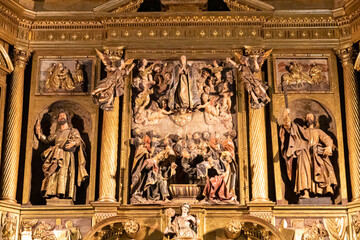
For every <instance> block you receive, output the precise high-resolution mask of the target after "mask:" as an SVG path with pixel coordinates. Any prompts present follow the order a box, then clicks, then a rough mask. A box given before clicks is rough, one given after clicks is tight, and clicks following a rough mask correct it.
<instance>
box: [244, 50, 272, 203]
mask: <svg viewBox="0 0 360 240" xmlns="http://www.w3.org/2000/svg"><path fill="white" fill-rule="evenodd" d="M263 52H264V51H263V49H256V48H254V49H251V48H249V49H245V54H246V55H259V54H260V53H263ZM255 74H256V75H257V77H258V78H259V79H262V77H261V71H260V72H258V73H255ZM249 140H250V141H249V152H250V171H251V191H252V198H251V202H269V201H270V200H269V198H268V169H267V153H266V148H267V146H266V128H265V108H264V107H262V108H259V109H252V108H251V107H249Z"/></svg>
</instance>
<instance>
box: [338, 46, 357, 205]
mask: <svg viewBox="0 0 360 240" xmlns="http://www.w3.org/2000/svg"><path fill="white" fill-rule="evenodd" d="M352 51H353V50H352V47H347V48H342V49H338V50H336V54H337V55H338V56H339V58H340V60H341V64H342V67H343V74H344V96H345V97H344V101H345V115H346V135H347V145H348V152H349V165H350V166H349V169H350V179H351V190H352V197H353V198H352V201H353V202H359V201H360V105H359V104H360V102H359V96H358V92H359V88H358V84H357V80H356V75H355V71H354V64H353V63H352V59H351V58H352Z"/></svg>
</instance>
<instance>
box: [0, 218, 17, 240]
mask: <svg viewBox="0 0 360 240" xmlns="http://www.w3.org/2000/svg"><path fill="white" fill-rule="evenodd" d="M16 225H17V223H16V216H14V215H13V214H11V213H9V212H7V213H5V214H4V216H2V221H1V226H2V231H1V236H2V239H4V240H15V237H16Z"/></svg>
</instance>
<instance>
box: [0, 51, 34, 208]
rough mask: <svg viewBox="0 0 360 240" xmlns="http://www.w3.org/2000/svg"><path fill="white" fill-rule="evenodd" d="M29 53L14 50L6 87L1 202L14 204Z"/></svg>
mask: <svg viewBox="0 0 360 240" xmlns="http://www.w3.org/2000/svg"><path fill="white" fill-rule="evenodd" d="M30 56H31V53H30V52H29V51H25V50H21V49H17V48H15V49H14V58H15V59H14V60H15V67H14V72H13V74H12V78H11V81H10V83H9V85H8V96H9V98H8V113H7V118H6V124H5V135H4V140H5V141H4V152H3V159H2V164H1V187H2V188H1V196H0V198H1V200H6V201H9V202H13V203H16V188H17V180H18V168H19V158H20V142H21V125H22V112H23V96H24V74H25V67H26V64H27V62H28V60H29V57H30Z"/></svg>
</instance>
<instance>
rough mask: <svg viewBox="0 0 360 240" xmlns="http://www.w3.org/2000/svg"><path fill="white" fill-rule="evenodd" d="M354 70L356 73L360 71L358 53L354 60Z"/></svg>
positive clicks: (359, 56) (359, 55)
mask: <svg viewBox="0 0 360 240" xmlns="http://www.w3.org/2000/svg"><path fill="white" fill-rule="evenodd" d="M354 69H355V70H356V71H360V53H359V54H358V56H357V58H356V61H355V64H354Z"/></svg>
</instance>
